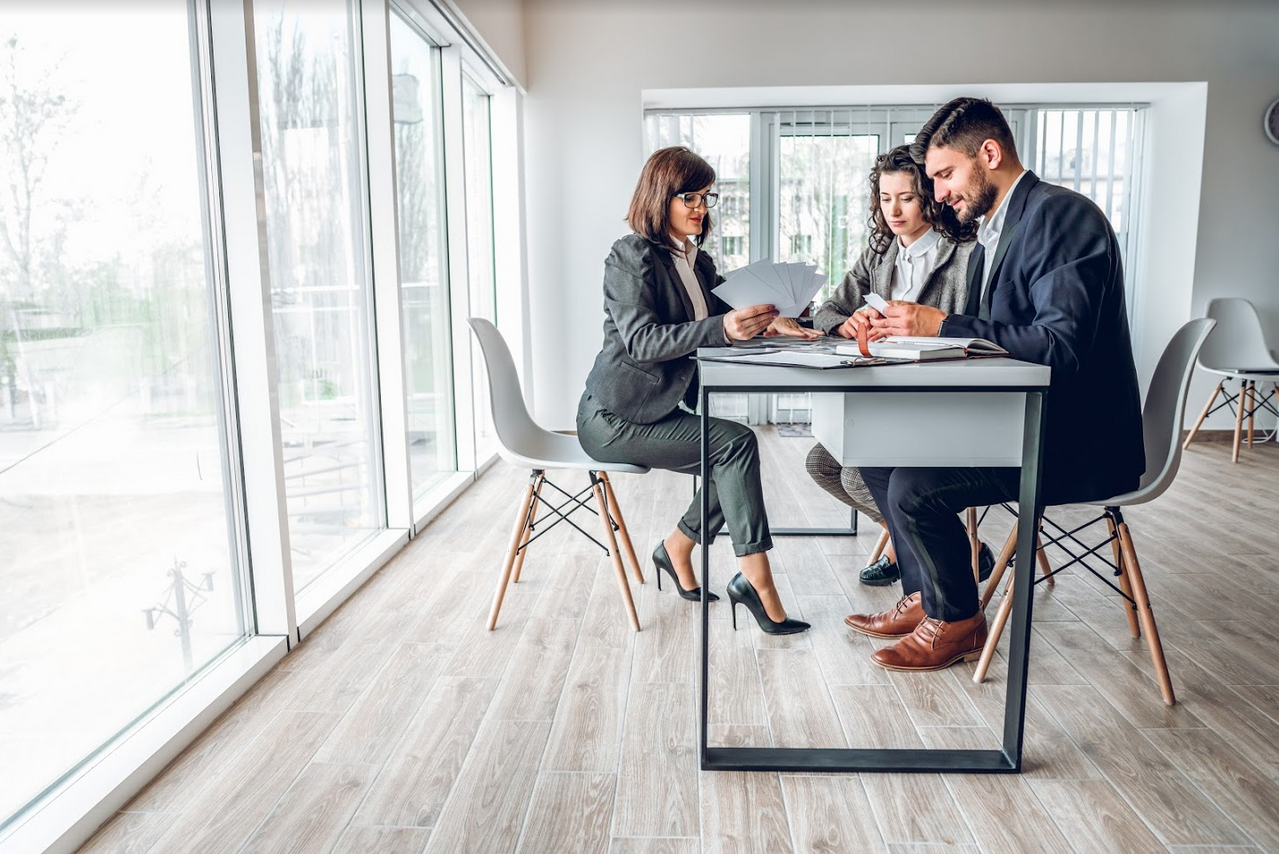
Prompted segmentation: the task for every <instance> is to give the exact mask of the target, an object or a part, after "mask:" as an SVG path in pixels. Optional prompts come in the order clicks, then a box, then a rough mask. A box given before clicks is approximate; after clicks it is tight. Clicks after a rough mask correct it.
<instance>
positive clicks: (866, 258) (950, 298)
mask: <svg viewBox="0 0 1279 854" xmlns="http://www.w3.org/2000/svg"><path fill="white" fill-rule="evenodd" d="M976 245H977V243H976V241H969V242H968V243H960V244H955V243H951V242H950V241H949V240H947V239H946V238H945V237H943V238H942V239H941V243H940V244H939V247H940V249H939V251H938V253H937V266H936V267H934V268H933V270H932V272H931V273H929V274H928V278H927V279H926V280H925V281H924V287H923V288H922V289H921V290H920V292H919V298H918V299H917V300H916V302H918V303H922V304H923V305H931V306H935V307H937V308H940V309H941V310H942V311H944V312H946V313H947V314H955V313H957V312H961V311H963V310H964V307H965V305H966V304H967V302H968V256H969V255H971V254H972V253H973V247H974V246H976ZM900 248H901V244H900V243H898V242H897V240H895V239H894V240H893V241H892V243H890V244H889V245H888V249H886V250H885V251H884V254H883V255H880V254H879V253H878V252H876V251H875V250H874V249H871V248H870V247H867V248H866V250H865V251H864V252H862V254H861V257H859V258H858V259H857V261H856V263H854V264H853V268H852V269H851V270H849V271H848V275H846V276H844V280H843V281H842V282H840V283H839V287H837V288H835V290H834V292H833V293H832V294H831V295H830V299H828V300H826V302H824V303H822V306H821V308H819V309H817V313H816V314H815V315H813V328H815V329H817V330H818V331H819V332H825V333H826V334H827V335H830V334H832V333H834V331H835V330H836V329H838V328H839V327H840V326H841V325H843V323H844V321H845V320H847V319H848V318H849V316H850V315H851V314H852V313H853V312H855V311H857V309H859V308H861V307H862V306H863V305H865V303H866V294H867V293H868V292H869V291H874V292H875V293H877V294H879V295H880V296H881V297H883V298H884V299H888V298H889V296H888V290H889V288H890V287H892V284H893V265H894V264H896V263H897V251H898V249H900Z"/></svg>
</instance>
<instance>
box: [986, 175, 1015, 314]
mask: <svg viewBox="0 0 1279 854" xmlns="http://www.w3.org/2000/svg"><path fill="white" fill-rule="evenodd" d="M1025 177H1026V170H1025V169H1023V170H1021V174H1020V175H1018V176H1017V180H1016V181H1013V185H1012V186H1011V187H1009V188H1008V192H1007V193H1004V197H1003V199H1001V200H1000V202H999V208H998V209H997V210H996V211H995V212H994V213H993V214H987V215H986V216H984V217H982V218H981V225H980V226H979V227H978V228H977V242H978V243H980V244H981V246H982V250H983V251H982V262H981V295H982V298H983V299H984V298H985V297H986V286H987V285H989V284H990V274H991V273H992V272H993V268H992V267H991V263H992V262H993V261H994V260H995V252H996V251H998V249H999V235H1000V234H1002V233H1003V231H1004V220H1006V219H1008V200H1009V199H1011V198H1012V197H1013V190H1016V189H1017V185H1018V184H1020V183H1021V179H1022V178H1025Z"/></svg>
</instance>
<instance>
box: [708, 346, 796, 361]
mask: <svg viewBox="0 0 1279 854" xmlns="http://www.w3.org/2000/svg"><path fill="white" fill-rule="evenodd" d="M776 352H777V348H776V347H749V348H748V347H703V348H702V349H701V350H699V351H698V356H699V357H700V358H703V359H739V358H742V357H744V356H758V355H760V354H761V353H776Z"/></svg>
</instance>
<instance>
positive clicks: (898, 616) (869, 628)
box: [844, 593, 924, 638]
mask: <svg viewBox="0 0 1279 854" xmlns="http://www.w3.org/2000/svg"><path fill="white" fill-rule="evenodd" d="M922 619H924V606H923V605H921V604H920V601H919V594H918V593H912V594H910V595H909V596H903V597H902V598H901V599H899V600H898V601H897V604H896V605H894V606H893V607H891V608H889V609H888V610H887V611H884V612H883V613H882V614H850V615H848V616H847V617H845V618H844V625H846V626H848V627H849V628H850V629H852V630H853V631H855V632H861V633H862V634H864V635H870V636H871V637H873V638H904V637H906V636H907V635H908V634H910V633H911V632H913V631H915V627H916V626H918V625H919V621H920V620H922Z"/></svg>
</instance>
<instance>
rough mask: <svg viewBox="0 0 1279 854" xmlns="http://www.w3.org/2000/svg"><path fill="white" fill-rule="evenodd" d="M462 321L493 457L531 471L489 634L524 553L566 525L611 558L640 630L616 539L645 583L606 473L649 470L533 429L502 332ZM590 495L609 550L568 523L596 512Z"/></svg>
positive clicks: (517, 577)
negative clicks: (561, 474)
mask: <svg viewBox="0 0 1279 854" xmlns="http://www.w3.org/2000/svg"><path fill="white" fill-rule="evenodd" d="M466 322H467V323H469V324H470V325H471V331H472V332H474V333H475V338H476V339H477V340H478V341H479V343H480V350H481V352H483V354H484V366H485V368H487V370H488V380H489V402H490V404H491V407H492V412H493V426H494V428H495V429H496V430H497V441H498V450H499V453H500V454H501V455H502V459H504V460H506V461H507V462H509V463H511V464H512V465H516V466H520V467H522V468H527V469H531V470H532V474H531V475H530V476H529V482H528V488H527V489H525V490H524V499H523V501H522V502H521V504H520V509H519V512H518V513H517V514H516V516H515V530H514V531H512V532H511V545H510V548H509V549H507V552H506V560H505V561H504V562H503V564H502V574H501V576H500V578H499V579H498V583H497V592H496V594H494V596H493V607H492V609H491V610H490V612H489V620H488V628H489V631H492V630H493V629H494V628H495V627H496V626H497V615H498V612H499V611H500V610H501V609H502V598H503V597H504V596H505V595H506V586H507V584H509V583H510V582H512V581H517V582H518V581H519V580H520V570H521V569H522V568H523V566H524V556H525V555H526V554H527V553H528V548H529V545H530V544H531V543H532V541H533V540H535V539H537V538H538V537H540V536H542V534H544V533H546V532H547V531H549V530H550V529H551V528H553V527H555V526H556V525H558V524H559V523H560V522H568V524H570V525H572V526H573V527H574V528H577V530H578V531H581V533H582V534H584V535H585V536H586V537H587V538H588V539H590V540H591V541H592V542H594V543H595V544H596V545H597V546H599V547H600V548H602V549H604V551H606V552H608V554H609V555H610V556H611V557H612V559H613V569H614V571H615V572H616V573H617V584H618V587H619V588H620V589H621V592H622V601H623V602H624V603H625V605H626V610H627V615H628V617H629V618H630V621H631V628H632V629H634V630H635V631H637V632H638V631H639V628H640V625H639V615H637V614H636V613H635V601H634V599H632V598H631V588H630V585H629V584H627V582H626V570H625V569H624V568H623V566H622V558H621V555H620V554H619V553H618V548H617V544H618V539H619V536H620V539H621V542H622V546H623V547H624V548H625V549H626V556H627V558H629V559H630V564H631V570H632V571H633V572H634V573H635V580H636V581H638V582H639V583H640V584H643V583H644V574H643V573H642V572H641V571H640V565H639V561H638V560H637V559H636V557H635V547H634V546H633V545H631V535H630V533H629V532H628V531H627V530H626V522H625V520H624V519H623V518H622V509H621V507H620V506H619V505H618V503H617V495H616V494H615V493H614V492H613V484H612V483H611V482H610V481H609V479H608V472H624V473H627V474H644V473H645V472H647V471H648V467H647V466H636V465H630V464H627V463H604V462H600V461H599V460H597V459H595V458H594V457H592V456H590V455H589V454H587V453H586V451H584V450H582V446H581V444H579V443H578V441H577V437H576V436H565V435H563V434H562V433H552V432H551V431H549V430H544V429H542V428H541V427H539V426H537V424H536V423H535V422H534V421H533V418H532V417H531V416H530V415H529V414H528V408H527V407H526V406H525V405H524V393H523V390H522V389H521V388H520V379H519V375H518V374H516V373H515V361H514V360H513V359H512V358H511V351H510V348H508V347H507V346H506V341H505V340H504V339H503V338H502V333H501V332H498V331H497V327H496V326H494V325H493V324H492V323H490V322H489V321H487V320H485V319H484V318H482V317H471V318H468V319H467V321H466ZM547 469H577V470H579V471H585V472H586V473H587V475H588V476H589V477H590V481H591V483H590V486H589V487H588V488H586V489H583V490H581V491H580V492H578V493H577V494H576V495H572V494H569V493H568V492H566V491H565V490H563V489H561V488H560V487H558V486H556V485H555V484H554V483H553V482H551V481H550V480H549V479H548V478H547V477H546V470H547ZM543 486H550V487H551V488H552V489H554V490H556V491H557V492H559V493H560V494H561V495H563V496H564V497H565V498H567V499H568V500H567V501H565V502H564V503H563V504H561V505H559V507H553V506H551V504H550V503H549V502H547V501H546V500H544V499H543V498H542V487H543ZM588 491H590V492H591V493H593V494H594V496H595V504H596V506H597V507H598V508H599V510H598V513H597V515H598V516H599V517H600V522H601V523H602V524H603V529H604V540H605V542H606V543H608V545H605V544H604V543H601V542H600V541H599V540H597V539H595V538H594V537H592V536H591V535H590V534H587V533H586V531H584V530H583V529H582V528H580V527H578V525H577V523H575V522H574V521H573V520H571V519H570V518H569V516H571V515H572V514H573V513H575V512H577V511H578V510H587V511H589V512H591V513H596V510H594V509H592V508H591V507H590V506H589V505H588V504H587V503H586V502H585V501H583V500H582V495H583V494H585V493H586V492H588ZM570 505H571V507H570ZM565 507H569V509H568V511H567V512H561V510H562V508H565ZM539 509H542V510H544V511H545V512H544V513H543V515H542V517H541V519H538V518H537V513H538V510H539ZM552 515H553V516H556V517H557V518H556V519H555V521H553V522H551V524H550V525H547V526H544V527H543V528H542V530H541V531H539V532H538V533H537V534H534V533H533V532H534V530H536V529H537V526H538V524H539V523H541V522H544V521H545V520H546V519H547V518H548V517H550V516H552ZM614 532H616V535H615V533H614ZM512 576H513V577H512Z"/></svg>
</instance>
